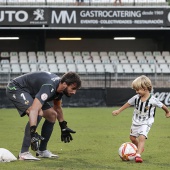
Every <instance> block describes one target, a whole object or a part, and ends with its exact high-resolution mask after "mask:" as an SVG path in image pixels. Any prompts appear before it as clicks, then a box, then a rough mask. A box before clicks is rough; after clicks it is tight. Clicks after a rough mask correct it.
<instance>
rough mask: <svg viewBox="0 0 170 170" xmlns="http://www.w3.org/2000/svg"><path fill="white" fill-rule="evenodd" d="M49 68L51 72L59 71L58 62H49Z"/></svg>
mask: <svg viewBox="0 0 170 170" xmlns="http://www.w3.org/2000/svg"><path fill="white" fill-rule="evenodd" d="M48 68H49V72H51V73H57V72H58V68H57V64H56V63H49V65H48Z"/></svg>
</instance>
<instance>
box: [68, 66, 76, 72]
mask: <svg viewBox="0 0 170 170" xmlns="http://www.w3.org/2000/svg"><path fill="white" fill-rule="evenodd" d="M67 69H68V71H74V72H76V71H77V69H76V65H75V64H67Z"/></svg>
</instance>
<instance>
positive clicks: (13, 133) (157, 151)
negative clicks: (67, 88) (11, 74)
mask: <svg viewBox="0 0 170 170" xmlns="http://www.w3.org/2000/svg"><path fill="white" fill-rule="evenodd" d="M115 109H116V107H112V108H63V111H64V115H65V120H66V121H67V122H68V126H69V127H70V128H72V129H73V130H76V132H77V133H76V134H73V135H72V136H73V139H74V140H73V141H72V142H70V143H69V144H68V143H67V144H65V143H62V142H61V141H60V128H59V125H58V123H56V124H55V127H54V131H53V134H52V137H51V139H50V141H49V144H48V149H49V150H50V151H52V152H53V153H56V154H58V155H59V157H60V158H59V159H41V161H16V162H11V163H0V169H2V170H47V169H52V170H153V169H154V170H168V169H170V147H169V143H170V119H167V118H165V114H164V112H163V110H161V109H157V111H156V117H155V123H154V124H153V126H152V128H151V131H150V133H149V136H148V140H147V141H146V145H145V151H144V153H143V154H142V158H143V160H144V162H143V163H142V164H137V163H135V162H134V161H129V162H123V161H122V160H121V159H120V158H119V156H118V148H119V146H120V145H121V144H122V143H124V142H128V141H129V131H130V126H131V119H132V112H133V108H129V109H127V110H125V111H123V112H122V113H121V114H120V115H119V116H115V117H113V116H112V114H111V112H112V110H115ZM27 121H28V117H27V116H25V117H23V118H20V117H19V114H18V112H17V111H16V109H0V147H1V148H6V149H8V150H10V151H11V152H12V153H13V154H14V155H15V156H16V157H17V155H18V153H19V151H20V148H21V143H22V138H23V133H24V127H25V124H26V122H27ZM43 121H44V120H43V119H42V121H41V123H40V125H39V127H38V132H39V133H40V129H41V126H42V123H43ZM31 153H32V154H33V155H35V153H34V152H33V151H31Z"/></svg>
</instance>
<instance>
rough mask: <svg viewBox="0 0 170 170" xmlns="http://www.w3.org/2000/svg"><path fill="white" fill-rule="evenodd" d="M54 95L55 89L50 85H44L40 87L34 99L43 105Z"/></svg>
mask: <svg viewBox="0 0 170 170" xmlns="http://www.w3.org/2000/svg"><path fill="white" fill-rule="evenodd" d="M54 94H55V89H54V87H53V86H52V85H51V84H44V85H42V86H41V88H40V90H39V92H38V93H37V94H36V96H35V98H37V99H38V100H39V101H40V102H41V104H42V105H43V104H44V103H45V102H47V101H49V99H50V98H51V97H52V96H53V95H54Z"/></svg>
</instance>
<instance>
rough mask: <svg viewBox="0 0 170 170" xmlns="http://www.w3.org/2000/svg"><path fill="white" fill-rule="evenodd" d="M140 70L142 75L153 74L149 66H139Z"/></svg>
mask: <svg viewBox="0 0 170 170" xmlns="http://www.w3.org/2000/svg"><path fill="white" fill-rule="evenodd" d="M141 68H142V71H143V73H153V70H152V68H151V67H150V65H149V64H141Z"/></svg>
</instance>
